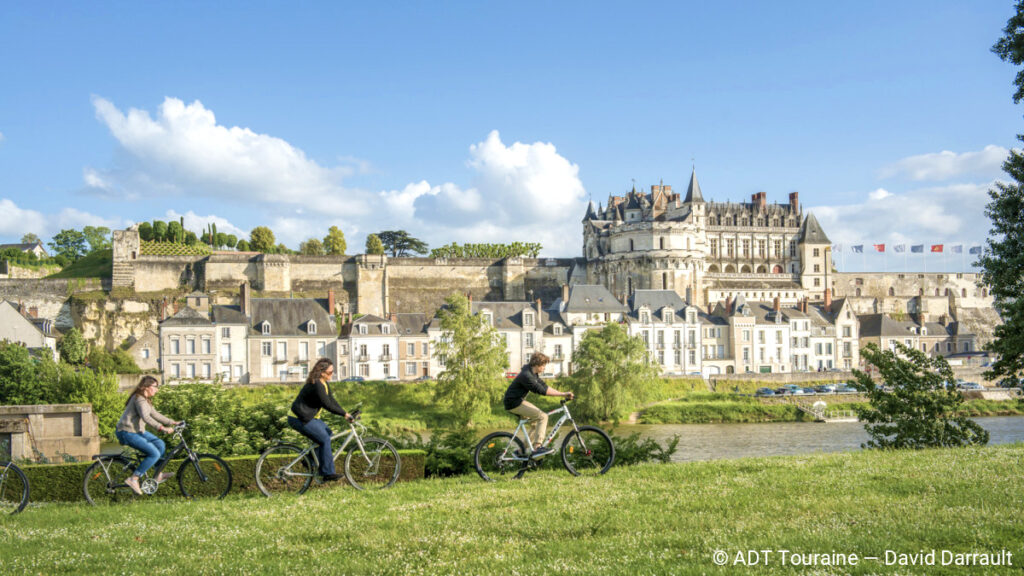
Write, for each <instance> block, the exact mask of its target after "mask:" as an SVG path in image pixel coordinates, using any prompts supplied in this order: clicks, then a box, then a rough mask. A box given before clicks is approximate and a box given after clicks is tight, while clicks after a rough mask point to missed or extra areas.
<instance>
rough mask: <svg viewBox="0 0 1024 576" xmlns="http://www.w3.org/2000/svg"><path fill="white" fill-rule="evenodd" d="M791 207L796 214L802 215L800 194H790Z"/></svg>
mask: <svg viewBox="0 0 1024 576" xmlns="http://www.w3.org/2000/svg"><path fill="white" fill-rule="evenodd" d="M789 205H790V206H791V207H792V208H793V213H794V214H799V213H800V193H799V192H790V193H789Z"/></svg>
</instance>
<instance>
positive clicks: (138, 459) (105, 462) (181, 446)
mask: <svg viewBox="0 0 1024 576" xmlns="http://www.w3.org/2000/svg"><path fill="white" fill-rule="evenodd" d="M174 435H175V436H177V437H178V440H179V442H178V445H177V446H175V447H174V448H172V449H170V450H169V451H166V452H164V455H163V456H161V457H160V459H159V460H157V462H156V464H154V465H153V467H152V468H150V469H149V470H146V473H145V474H144V475H143V476H144V477H146V478H148V477H149V476H150V474H151V473H152V474H154V475H156V474H160V473H161V472H163V471H164V468H165V467H167V464H169V463H170V462H171V460H173V459H174V458H175V457H176V456H177V455H178V454H181V452H182V451H184V452H185V454H187V456H188V459H189V460H191V461H192V462H195V461H196V453H195V452H193V451H192V449H191V448H189V446H188V442H186V441H185V437H184V436H183V435H182V430H175V432H174ZM117 458H127V459H128V460H130V461H131V462H132V463H133V464H134V465H135V466H136V467H138V465H139V464H141V463H142V456H141V455H140V454H139V451H138V450H137V449H135V448H132V447H130V446H125V449H124V450H122V451H121V453H120V454H118V455H112V456H110V457H107V458H100V459H99V460H98V462H99V463H100V466H101V467H102V468H103V473H104V474H105V475H106V476H107V481H108V482H109V481H110V464H111V463H112V462H113V461H114V460H116V459H117ZM196 472H197V473H198V474H199V478H200V480H202V481H203V482H206V481H207V480H208V478H207V477H206V473H205V472H203V469H202V468H200V467H198V466H197V467H196ZM119 486H123V484H122V485H119ZM157 487H159V484H157Z"/></svg>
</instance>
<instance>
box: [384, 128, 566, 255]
mask: <svg viewBox="0 0 1024 576" xmlns="http://www.w3.org/2000/svg"><path fill="white" fill-rule="evenodd" d="M469 156H470V157H469V159H468V161H467V162H466V165H467V166H468V167H469V168H470V169H471V170H472V179H471V181H472V186H470V187H468V188H464V187H460V186H458V185H456V184H452V183H445V184H441V185H434V186H432V185H431V184H430V183H428V182H426V181H421V182H416V183H411V184H409V185H407V186H406V187H405V188H404V189H402V190H392V191H387V192H381V193H380V197H381V199H383V200H384V202H385V204H386V205H387V206H388V208H389V212H390V214H391V217H392V218H393V219H400V220H402V221H404V222H406V223H408V224H410V225H416V226H417V228H420V229H426V230H429V232H428V233H426V234H424V235H423V236H422V237H423V238H424V239H427V240H428V242H430V243H431V245H432V246H436V245H440V244H444V243H448V242H460V243H461V242H511V241H516V240H519V241H539V242H541V243H542V244H543V246H544V253H545V254H557V255H562V254H568V253H576V252H578V251H579V247H578V246H579V238H580V234H567V233H566V231H567V230H576V231H578V228H579V225H580V224H579V220H580V218H582V215H583V213H584V211H585V209H586V200H585V197H586V191H585V189H584V187H583V183H582V182H581V181H580V179H579V167H578V166H577V165H575V164H572V163H571V162H569V161H568V160H567V159H565V158H564V157H562V156H561V155H559V154H558V151H557V150H556V148H555V146H554V145H553V144H551V143H544V142H535V143H533V144H523V143H521V142H515V143H513V144H511V145H509V146H506V145H505V144H504V143H502V141H501V136H500V135H499V133H498V131H497V130H494V131H492V132H491V133H490V134H488V135H487V137H486V138H485V139H484V141H483V142H479V143H477V144H474V145H472V146H470V148H469Z"/></svg>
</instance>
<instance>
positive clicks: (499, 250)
mask: <svg viewBox="0 0 1024 576" xmlns="http://www.w3.org/2000/svg"><path fill="white" fill-rule="evenodd" d="M542 248H543V247H542V246H541V245H540V244H539V243H537V242H513V243H511V244H487V243H485V244H457V243H455V242H452V243H451V244H446V245H444V246H441V247H440V248H434V249H433V250H431V251H430V257H431V258H516V257H520V256H525V257H527V258H536V257H537V255H538V254H540V251H541V250H542Z"/></svg>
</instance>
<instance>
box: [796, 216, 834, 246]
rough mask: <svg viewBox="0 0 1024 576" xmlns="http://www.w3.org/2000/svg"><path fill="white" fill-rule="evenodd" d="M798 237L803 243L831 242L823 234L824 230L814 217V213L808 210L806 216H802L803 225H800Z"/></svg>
mask: <svg viewBox="0 0 1024 576" xmlns="http://www.w3.org/2000/svg"><path fill="white" fill-rule="evenodd" d="M800 238H801V242H802V243H804V244H831V243H832V241H831V240H829V239H828V236H825V231H824V230H822V229H821V224H818V219H817V218H815V217H814V214H812V213H810V212H808V213H807V217H806V218H804V225H803V226H801V227H800Z"/></svg>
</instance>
